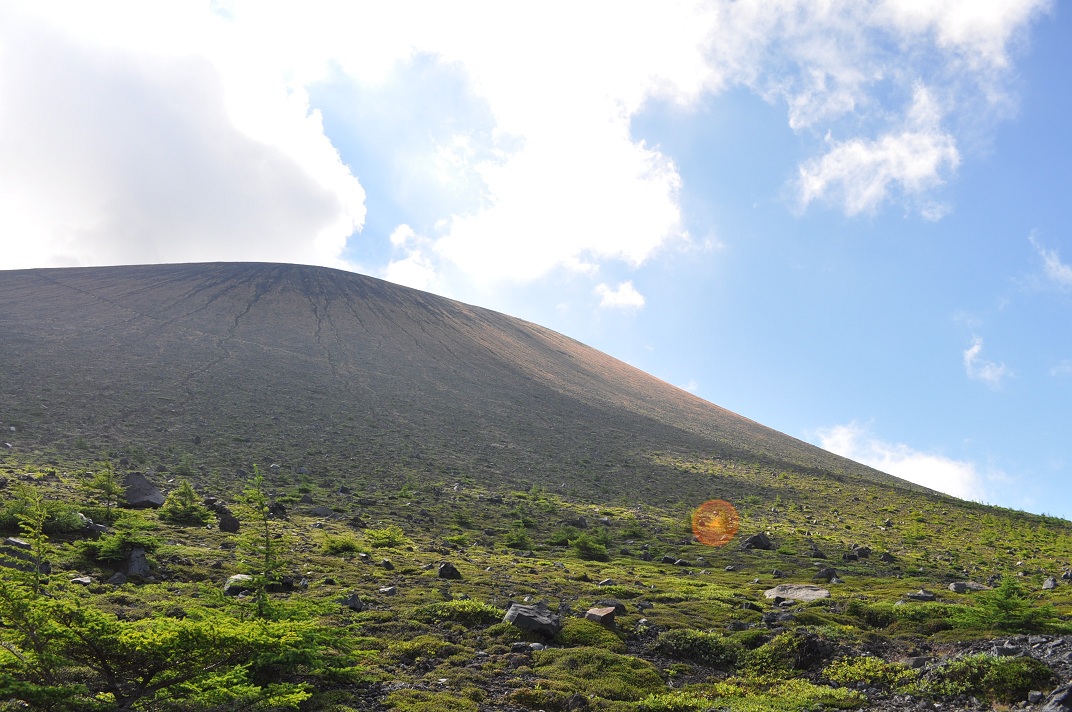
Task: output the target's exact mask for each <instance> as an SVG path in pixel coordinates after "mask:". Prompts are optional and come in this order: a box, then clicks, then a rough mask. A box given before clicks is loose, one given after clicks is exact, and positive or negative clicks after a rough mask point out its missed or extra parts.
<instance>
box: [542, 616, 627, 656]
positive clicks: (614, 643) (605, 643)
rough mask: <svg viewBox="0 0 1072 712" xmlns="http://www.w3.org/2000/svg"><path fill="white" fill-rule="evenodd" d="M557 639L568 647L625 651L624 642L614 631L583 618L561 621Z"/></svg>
mask: <svg viewBox="0 0 1072 712" xmlns="http://www.w3.org/2000/svg"><path fill="white" fill-rule="evenodd" d="M557 641H558V642H559V643H561V644H562V645H564V646H566V647H570V648H575V647H584V646H588V647H594V648H602V649H603V650H610V651H613V652H616V653H624V652H625V643H623V642H622V639H621V638H619V637H618V636H617V635H616V634H615V633H614V631H611V630H608V629H607V628H606V627H604V626H602V625H600V624H599V623H596V622H594V621H590V620H586V619H584V618H567V619H566V620H564V621H562V630H561V631H559V633H558V636H557Z"/></svg>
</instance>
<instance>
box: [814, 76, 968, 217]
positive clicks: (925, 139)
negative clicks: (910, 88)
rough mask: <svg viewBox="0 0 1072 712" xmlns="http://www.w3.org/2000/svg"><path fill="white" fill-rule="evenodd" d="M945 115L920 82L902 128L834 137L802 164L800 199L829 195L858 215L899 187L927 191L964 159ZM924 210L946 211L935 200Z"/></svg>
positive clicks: (912, 193)
mask: <svg viewBox="0 0 1072 712" xmlns="http://www.w3.org/2000/svg"><path fill="white" fill-rule="evenodd" d="M940 119H941V112H940V111H938V110H937V108H936V107H935V106H934V99H933V97H932V96H931V93H930V92H929V91H928V90H927V89H926V88H924V87H922V86H920V87H917V89H916V98H915V102H914V105H913V107H912V111H911V112H909V116H908V118H907V121H906V124H905V125H904V126H903V127H901V128H900V129H899V130H898V131H895V132H891V133H887V134H884V135H882V136H880V137H879V138H877V139H875V140H864V139H858V138H857V139H851V140H848V141H840V142H831V148H830V150H829V151H828V152H827V153H826V155H824V156H823V157H822V158H819V159H813V160H811V161H808V162H806V163H805V164H804V165H803V166H801V168H800V198H801V202H802V203H803V205H804V206H807V205H808V204H809V203H810V202H812V201H813V200H816V199H820V198H825V199H829V200H833V201H835V202H837V203H839V204H841V206H842V208H843V209H844V211H845V213H846V214H848V215H856V214H858V213H862V212H874V211H875V210H877V209H878V208H879V207H880V206H881V205H882V204H883V203H885V202H886V200H887V199H888V198H889V194H890V191H891V189H892V188H895V187H896V188H897V189H898V190H899V191H900V192H901V193H902V194H904V195H906V196H919V195H924V194H926V193H927V192H928V191H929V190H931V189H932V188H934V187H936V186H938V185H941V183H942V182H943V179H942V175H943V173H946V172H949V171H952V170H954V169H956V167H957V165H958V164H959V163H960V154H959V153H958V151H957V148H956V142H955V140H954V139H953V137H952V136H951V135H950V134H948V133H946V132H944V131H942V129H941V126H940V125H939V123H940ZM921 212H922V213H923V215H924V216H925V217H927V218H928V219H939V218H941V217H942V216H943V215H944V211H943V210H941V209H940V208H938V209H936V207H935V206H934V205H931V204H928V205H926V206H925V207H924V208H923V209H922V210H921Z"/></svg>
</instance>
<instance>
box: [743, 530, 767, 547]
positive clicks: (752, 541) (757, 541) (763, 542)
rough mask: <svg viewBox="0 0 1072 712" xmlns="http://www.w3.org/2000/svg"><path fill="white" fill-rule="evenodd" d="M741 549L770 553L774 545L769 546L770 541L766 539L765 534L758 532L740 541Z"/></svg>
mask: <svg viewBox="0 0 1072 712" xmlns="http://www.w3.org/2000/svg"><path fill="white" fill-rule="evenodd" d="M741 548H742V549H745V550H750V549H762V550H764V551H770V550H771V549H773V548H774V545H773V544H771V540H770V539H769V538H767V535H766V534H764V533H763V532H759V533H758V534H753V535H752V536H750V537H748V538H747V539H745V540H744V541H742V542H741Z"/></svg>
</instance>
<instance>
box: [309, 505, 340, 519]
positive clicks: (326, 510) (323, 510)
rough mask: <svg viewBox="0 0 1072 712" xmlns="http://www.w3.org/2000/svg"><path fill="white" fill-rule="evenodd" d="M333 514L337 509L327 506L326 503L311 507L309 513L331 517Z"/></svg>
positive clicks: (314, 515) (313, 515) (315, 515)
mask: <svg viewBox="0 0 1072 712" xmlns="http://www.w3.org/2000/svg"><path fill="white" fill-rule="evenodd" d="M333 514H335V510H333V509H332V508H331V507H325V506H324V505H320V506H318V507H312V508H310V509H309V515H310V516H312V517H330V516H331V515H333Z"/></svg>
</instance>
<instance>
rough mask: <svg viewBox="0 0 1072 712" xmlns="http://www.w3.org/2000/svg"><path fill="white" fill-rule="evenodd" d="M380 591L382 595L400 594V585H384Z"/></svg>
mask: <svg viewBox="0 0 1072 712" xmlns="http://www.w3.org/2000/svg"><path fill="white" fill-rule="evenodd" d="M380 593H381V594H382V595H384V596H397V595H398V587H397V586H384V587H383V588H381V589H380Z"/></svg>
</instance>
